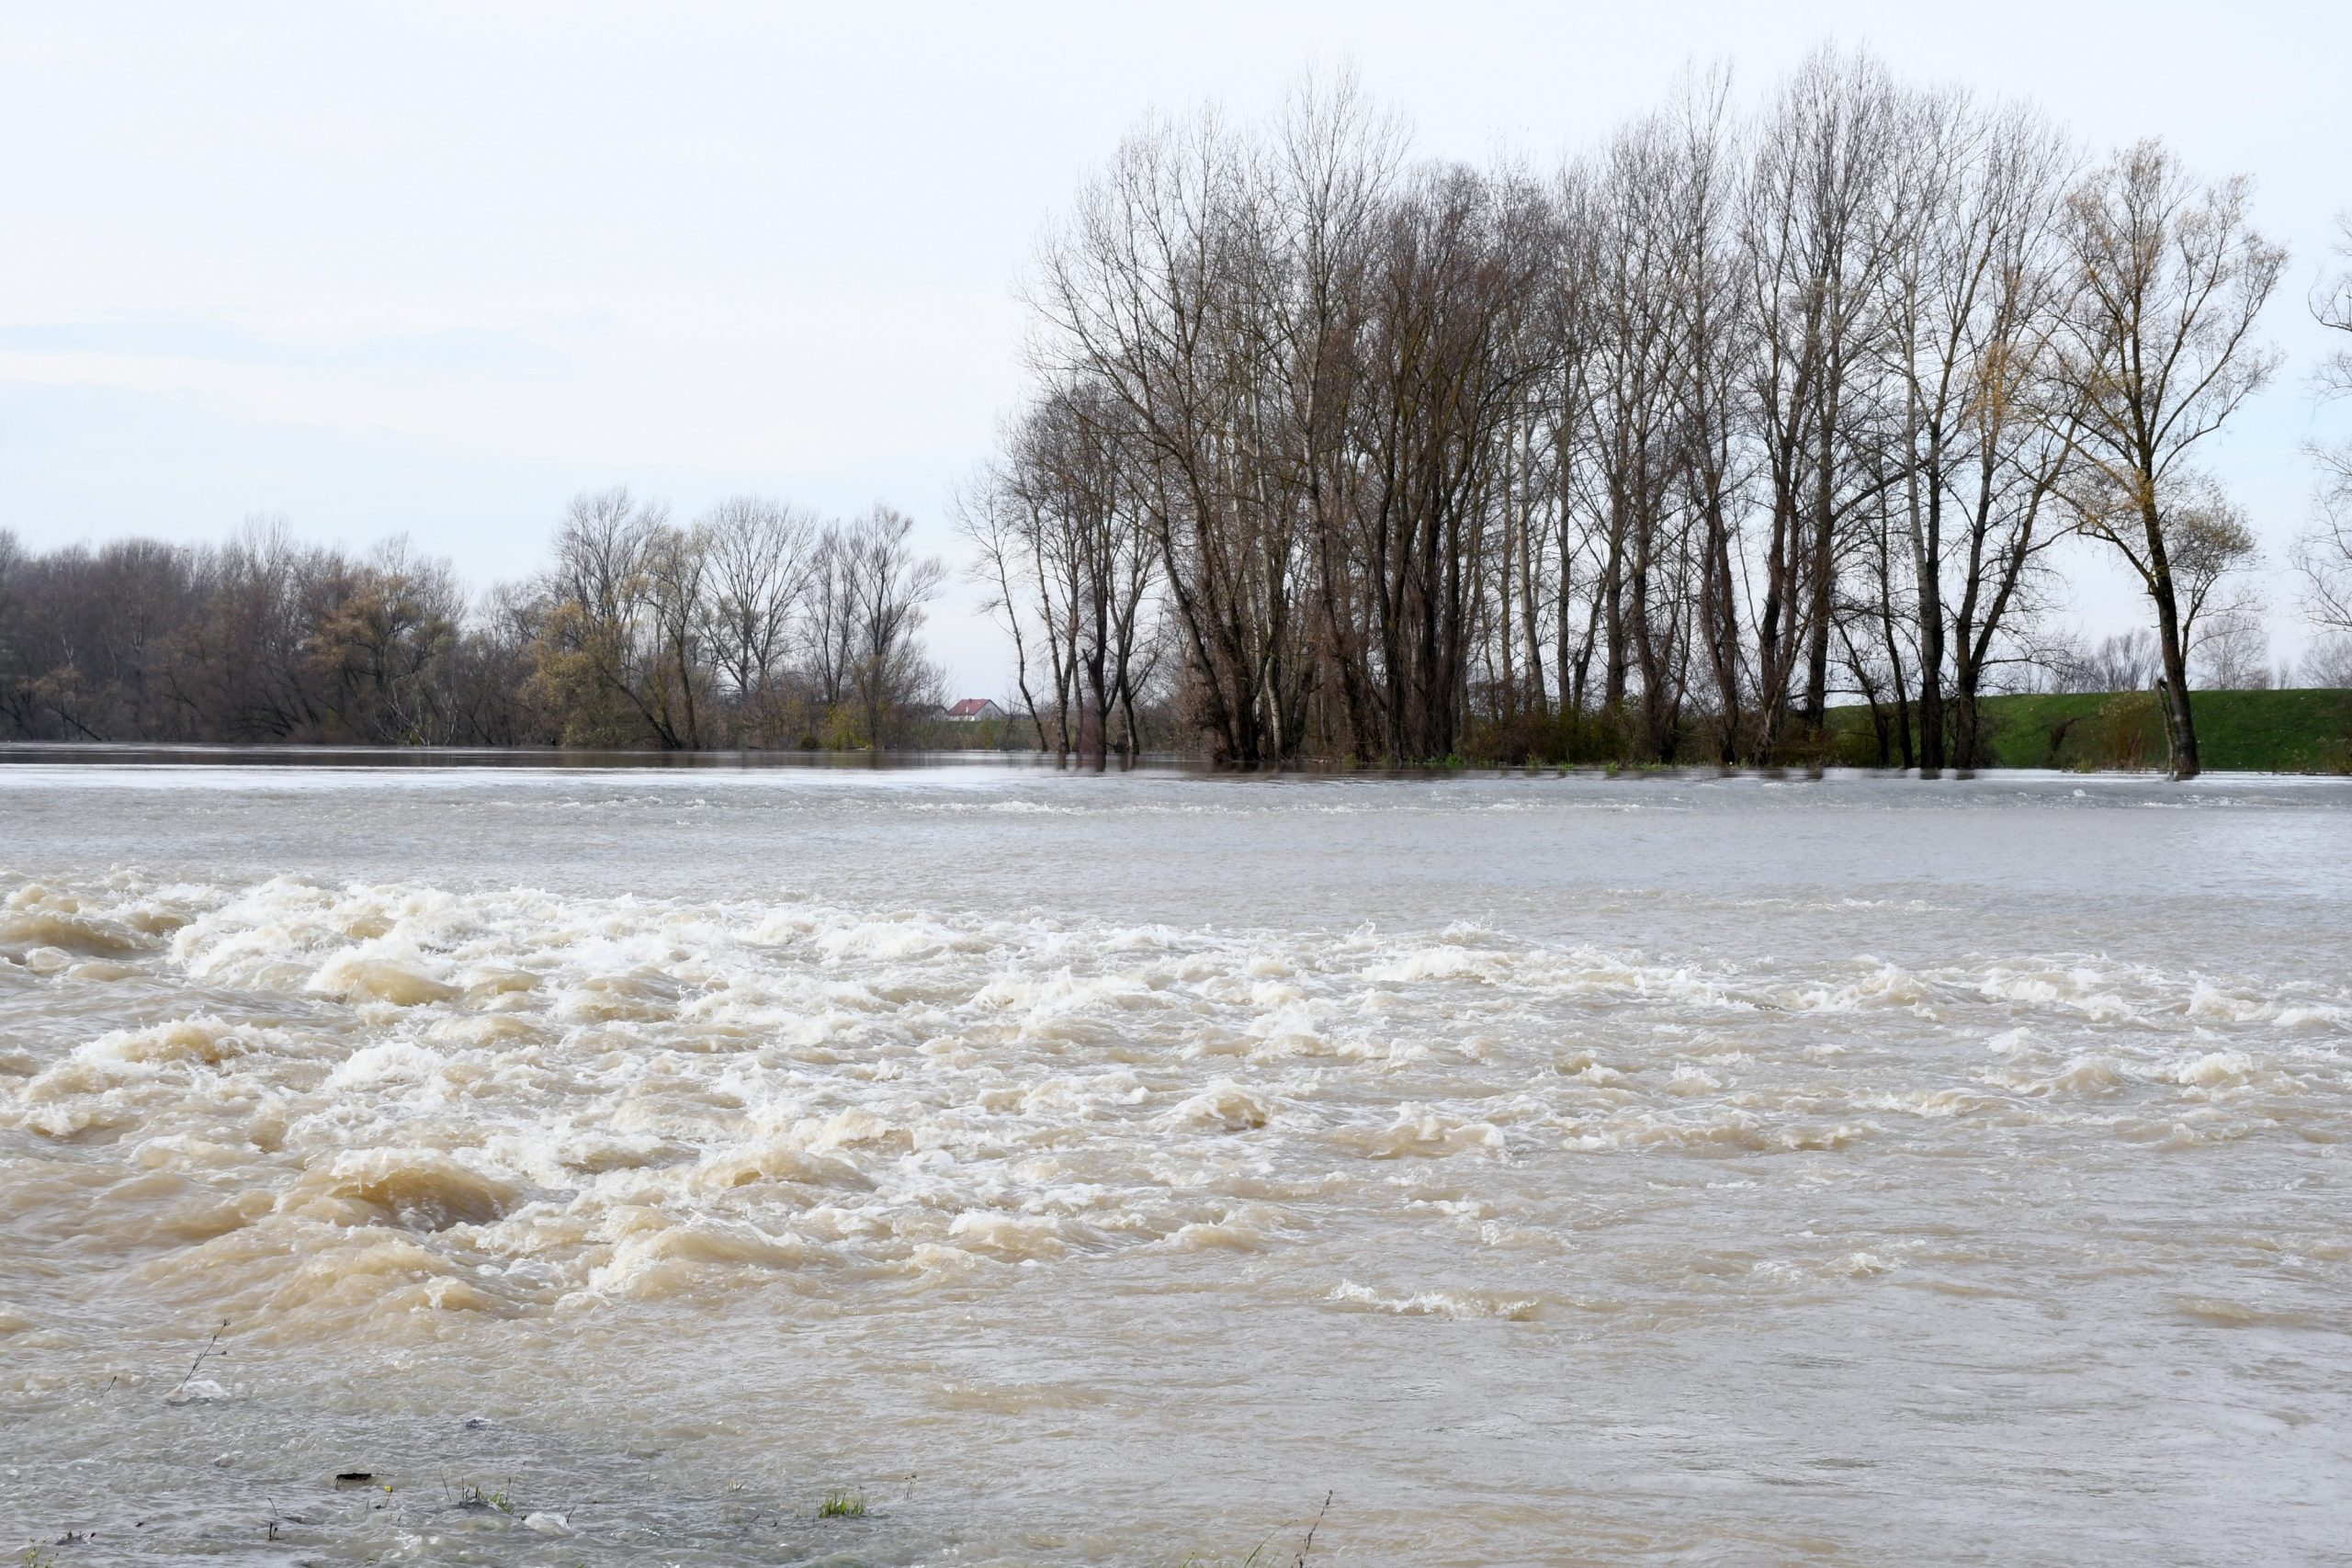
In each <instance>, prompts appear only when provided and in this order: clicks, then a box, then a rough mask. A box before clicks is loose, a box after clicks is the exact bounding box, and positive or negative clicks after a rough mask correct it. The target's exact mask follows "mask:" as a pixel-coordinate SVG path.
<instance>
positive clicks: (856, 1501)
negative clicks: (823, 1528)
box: [817, 1490, 865, 1519]
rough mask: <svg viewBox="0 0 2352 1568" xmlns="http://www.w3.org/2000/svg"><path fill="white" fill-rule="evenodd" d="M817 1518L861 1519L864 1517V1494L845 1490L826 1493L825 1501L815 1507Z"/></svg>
mask: <svg viewBox="0 0 2352 1568" xmlns="http://www.w3.org/2000/svg"><path fill="white" fill-rule="evenodd" d="M817 1517H819V1518H820V1519H862V1518H864V1517H865V1493H863V1492H850V1491H846V1490H843V1491H837V1492H828V1493H826V1494H825V1500H824V1501H823V1502H822V1503H820V1504H819V1505H818V1506H817Z"/></svg>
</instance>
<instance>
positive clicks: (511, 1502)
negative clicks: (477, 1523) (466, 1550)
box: [385, 1481, 515, 1514]
mask: <svg viewBox="0 0 2352 1568" xmlns="http://www.w3.org/2000/svg"><path fill="white" fill-rule="evenodd" d="M514 1484H515V1483H513V1482H512V1481H509V1482H508V1483H506V1485H504V1486H501V1487H500V1488H499V1489H498V1490H497V1491H495V1492H485V1491H484V1490H482V1489H481V1487H480V1486H477V1485H475V1484H474V1483H472V1482H470V1481H469V1482H466V1483H462V1484H461V1485H459V1486H458V1506H459V1507H460V1508H495V1509H497V1510H498V1511H499V1512H500V1513H502V1514H511V1513H513V1512H514V1511H515V1499H514V1498H513V1497H512V1496H511V1495H509V1493H508V1488H509V1487H511V1486H513V1485H514ZM385 1490H386V1491H390V1487H387V1488H385Z"/></svg>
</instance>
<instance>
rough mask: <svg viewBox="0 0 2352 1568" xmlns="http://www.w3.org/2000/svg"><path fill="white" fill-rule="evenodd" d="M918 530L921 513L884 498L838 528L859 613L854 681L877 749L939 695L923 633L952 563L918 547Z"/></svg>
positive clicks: (853, 606) (855, 615)
mask: <svg viewBox="0 0 2352 1568" xmlns="http://www.w3.org/2000/svg"><path fill="white" fill-rule="evenodd" d="M913 531H914V519H913V518H911V517H909V516H908V515H907V514H906V513H902V512H899V511H895V510H893V509H892V508H890V507H888V506H884V505H881V504H879V503H876V505H875V506H873V507H872V508H870V509H869V510H868V511H867V512H866V513H865V515H863V516H862V517H860V518H859V519H858V520H857V521H856V522H855V523H854V524H853V525H850V527H849V528H848V529H846V530H845V531H843V532H842V534H840V535H839V536H836V537H837V539H838V545H837V548H838V549H839V551H840V553H841V555H842V570H843V572H844V575H845V580H846V582H847V584H848V603H849V610H850V614H851V616H852V619H851V623H850V624H851V640H850V648H851V650H852V663H851V665H850V668H849V687H850V691H851V694H852V695H853V696H854V700H855V702H856V704H857V709H858V713H859V716H860V719H861V721H862V724H863V727H864V728H863V731H862V733H863V735H864V737H865V743H866V744H867V745H868V746H871V747H873V748H875V749H876V750H879V749H881V748H882V747H884V746H887V745H889V744H891V743H892V742H893V741H894V740H895V739H897V738H898V736H899V733H900V730H901V728H902V726H901V722H900V721H901V719H902V718H903V716H904V712H905V709H906V708H907V707H908V706H909V705H911V704H914V703H918V702H921V701H922V700H924V699H925V698H929V699H931V700H932V701H933V702H935V701H936V700H937V698H936V688H937V686H938V684H939V677H938V673H937V671H933V669H932V667H931V665H930V663H929V661H928V660H925V659H924V658H923V655H922V643H921V641H920V639H919V638H918V637H917V635H916V634H917V633H918V632H919V631H920V630H921V629H922V623H923V607H924V605H925V604H928V603H930V601H931V600H933V598H935V597H937V596H938V593H939V589H940V585H941V583H942V582H943V581H944V580H945V578H946V575H947V569H946V567H945V566H944V564H943V563H942V562H941V561H940V559H939V558H938V557H937V556H918V555H916V554H915V552H914V549H913V547H912V546H910V544H909V543H908V536H909V535H910V534H911V533H913Z"/></svg>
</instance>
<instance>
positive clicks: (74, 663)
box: [0, 490, 977, 750]
mask: <svg viewBox="0 0 2352 1568" xmlns="http://www.w3.org/2000/svg"><path fill="white" fill-rule="evenodd" d="M910 528H911V524H910V522H909V520H908V519H907V518H906V517H905V516H904V515H903V514H901V513H897V512H894V511H892V510H890V509H889V508H888V507H881V506H877V507H876V508H875V509H873V510H872V511H870V512H868V513H865V515H864V516H862V517H859V518H857V519H856V520H855V521H854V522H850V523H847V524H840V523H827V522H821V521H820V520H819V519H818V518H816V517H815V516H813V515H812V514H810V513H807V512H805V511H802V510H800V509H797V508H795V507H792V506H788V505H786V504H783V503H781V502H773V501H766V500H761V499H757V498H745V499H738V500H733V501H729V502H723V503H721V504H720V505H718V507H716V508H714V509H713V510H712V511H711V512H710V513H707V515H705V516H703V517H701V518H699V519H696V520H695V521H694V522H692V523H690V524H686V525H678V524H673V523H672V522H671V521H670V520H669V518H668V516H667V514H666V512H665V510H664V509H663V508H662V506H660V505H659V504H654V503H645V502H638V501H636V500H634V499H633V498H632V497H631V496H630V495H629V493H628V491H626V490H613V491H604V492H602V493H597V494H590V495H583V496H582V497H580V498H579V499H578V500H577V501H575V502H573V503H572V505H571V511H570V513H569V514H568V515H567V516H566V517H565V518H564V519H563V521H562V523H561V525H560V526H559V527H558V529H557V530H556V534H555V537H554V541H553V547H552V550H551V552H550V553H551V557H552V558H551V560H550V561H549V563H548V567H547V568H546V570H543V571H542V572H540V573H539V574H537V576H535V577H532V578H530V579H529V580H527V581H522V582H516V583H508V584H503V585H501V586H499V587H497V588H494V589H492V590H491V591H490V592H487V593H486V594H484V595H482V596H481V598H480V599H479V601H476V602H472V603H469V597H468V595H467V593H466V592H465V591H464V590H463V589H462V588H461V587H460V585H459V582H458V578H457V576H456V574H455V572H454V571H453V570H452V569H451V567H450V565H449V563H447V561H443V560H437V559H430V558H424V557H422V556H419V555H417V554H415V553H414V552H413V551H412V550H411V549H410V548H408V547H407V546H406V545H405V544H404V543H401V542H394V543H391V544H388V545H386V546H383V547H379V548H378V549H376V550H375V551H373V552H371V553H369V554H368V555H365V556H361V557H354V556H351V555H347V554H345V552H343V551H341V550H338V549H334V548H330V547H321V546H316V545H306V544H302V543H300V542H298V541H297V540H296V539H295V538H294V537H293V536H291V535H290V533H289V532H288V529H287V528H286V526H285V525H284V524H283V523H282V522H269V521H262V522H256V523H253V524H249V525H248V526H247V527H246V529H245V531H244V532H243V534H241V535H240V536H238V537H237V538H235V539H233V540H232V541H230V542H229V543H227V544H223V545H219V546H205V547H187V546H179V545H167V544H160V543H157V542H155V541H153V540H145V539H131V540H125V541H120V542H118V543H113V544H108V545H105V546H102V547H96V548H88V547H74V548H68V549H61V550H56V551H51V552H49V553H46V554H42V553H34V552H28V551H26V550H24V549H22V548H21V547H19V546H18V544H17V540H16V539H15V537H14V536H12V535H9V534H7V533H5V532H0V734H5V735H6V736H8V737H10V738H14V739H39V740H181V741H229V742H240V741H243V742H255V741H285V742H298V743H299V742H350V743H357V744H366V745H441V746H582V747H659V748H665V749H679V750H698V749H706V748H731V747H829V748H848V747H857V746H865V745H869V744H878V745H885V746H888V745H901V744H906V743H909V742H910V741H913V740H918V739H922V740H932V739H937V738H938V737H937V736H935V735H934V734H933V733H932V731H933V728H935V726H933V724H932V722H931V721H932V720H933V717H934V716H935V715H936V714H937V712H938V709H939V698H940V694H941V693H940V677H939V673H938V671H936V670H935V669H934V668H933V666H932V665H931V664H930V662H929V661H928V660H926V659H925V658H924V657H923V652H922V643H921V640H920V636H919V634H920V631H921V629H922V621H923V614H924V605H925V604H926V603H927V602H928V601H930V600H931V599H932V598H933V596H934V595H935V594H936V592H937V591H938V588H939V585H940V582H941V580H942V578H943V575H944V568H943V566H942V564H941V563H940V561H939V560H938V559H937V558H935V557H932V556H925V555H919V554H917V553H916V552H915V551H914V550H913V548H912V547H910V544H909V542H908V535H909V533H910ZM976 734H977V732H975V731H973V730H971V729H970V728H969V727H965V728H963V729H962V730H960V731H958V732H957V736H956V738H958V739H963V738H968V737H974V736H976Z"/></svg>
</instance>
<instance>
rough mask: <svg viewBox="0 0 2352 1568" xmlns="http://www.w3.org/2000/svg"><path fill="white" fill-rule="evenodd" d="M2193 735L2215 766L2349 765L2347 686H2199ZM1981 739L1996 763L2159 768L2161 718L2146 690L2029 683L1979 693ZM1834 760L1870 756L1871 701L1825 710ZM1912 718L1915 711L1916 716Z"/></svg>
mask: <svg viewBox="0 0 2352 1568" xmlns="http://www.w3.org/2000/svg"><path fill="white" fill-rule="evenodd" d="M2193 700H2194V704H2195V707H2196V714H2197V744H2198V750H2199V751H2200V752H2201V753H2202V754H2203V761H2204V764H2205V767H2206V768H2207V769H2208V770H2209V771H2212V772H2220V773H2352V691H2347V690H2345V689H2343V688H2341V687H2331V688H2324V689H2317V690H2308V691H2286V692H2199V693H2197V694H2195V697H2194V699H2193ZM1981 712H1982V714H1983V724H1984V734H1985V744H1986V745H1987V747H1988V748H1989V749H1990V750H1991V752H1992V757H1991V761H1990V765H1991V766H1993V767H1996V768H2057V769H2061V770H2064V771H2068V772H2076V771H2090V770H2097V769H2105V768H2120V769H2127V770H2151V769H2161V768H2162V767H2163V766H2164V765H2165V737H2164V724H2163V719H2162V717H2161V716H2160V715H2159V714H2158V713H2157V711H2156V703H2155V697H2154V694H2152V693H2148V692H2063V693H2056V692H2052V693H2031V694H2021V695H2015V696H2001V697H1987V698H1985V701H1984V702H1983V704H1982V705H1981ZM1828 718H1829V728H1830V733H1831V736H1832V737H1833V740H1834V744H1835V749H1836V758H1837V761H1839V762H1842V763H1847V764H1850V765H1853V766H1857V767H1868V766H1871V764H1873V763H1875V762H1876V761H1878V739H1877V734H1876V731H1875V730H1874V728H1873V727H1872V725H1871V710H1870V709H1869V708H1867V707H1862V706H1859V705H1858V706H1853V707H1840V708H1832V709H1830V710H1829V715H1828ZM1915 723H1916V720H1915Z"/></svg>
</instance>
